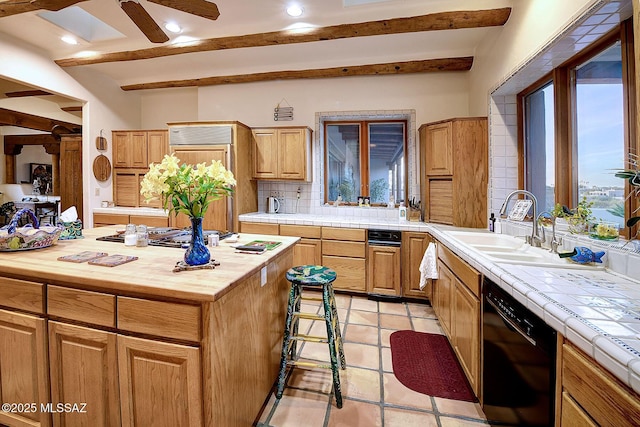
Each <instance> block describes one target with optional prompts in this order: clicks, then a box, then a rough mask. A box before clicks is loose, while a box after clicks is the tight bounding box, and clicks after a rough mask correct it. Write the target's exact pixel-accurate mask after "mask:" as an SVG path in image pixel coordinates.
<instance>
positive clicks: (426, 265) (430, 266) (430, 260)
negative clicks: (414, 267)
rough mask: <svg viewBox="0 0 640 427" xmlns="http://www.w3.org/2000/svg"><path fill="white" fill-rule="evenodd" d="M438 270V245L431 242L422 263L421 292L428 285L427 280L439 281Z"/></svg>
mask: <svg viewBox="0 0 640 427" xmlns="http://www.w3.org/2000/svg"><path fill="white" fill-rule="evenodd" d="M437 278H438V268H437V266H436V245H435V244H434V243H433V242H431V243H429V246H427V250H426V251H424V255H423V256H422V261H421V262H420V290H422V289H423V288H424V287H425V286H426V285H427V279H437Z"/></svg>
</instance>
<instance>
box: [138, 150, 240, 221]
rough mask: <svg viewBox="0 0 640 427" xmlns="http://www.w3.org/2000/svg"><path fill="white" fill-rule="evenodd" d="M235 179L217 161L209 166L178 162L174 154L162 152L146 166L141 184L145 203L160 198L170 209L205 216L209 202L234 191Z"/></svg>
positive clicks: (192, 215) (190, 214)
mask: <svg viewBox="0 0 640 427" xmlns="http://www.w3.org/2000/svg"><path fill="white" fill-rule="evenodd" d="M235 185H236V180H235V178H234V176H233V173H232V172H231V171H230V170H227V169H226V168H225V167H224V165H223V164H222V163H221V162H220V161H219V160H212V161H211V164H210V165H208V166H207V165H206V164H205V163H198V164H197V165H195V166H193V165H187V164H182V165H180V159H178V158H177V157H176V156H175V155H173V154H172V155H170V156H169V155H165V156H164V158H163V159H162V162H161V163H159V164H156V163H152V164H150V165H149V172H147V173H146V175H145V176H144V179H143V180H142V183H141V185H140V194H142V195H143V196H144V198H145V201H146V202H147V203H148V202H150V201H152V200H157V199H158V198H160V199H161V200H162V207H163V208H164V209H168V210H169V212H175V213H179V212H182V213H184V214H186V215H188V216H190V217H192V218H201V217H202V216H204V214H205V212H206V210H207V207H208V206H209V203H211V202H212V201H214V200H218V199H220V198H222V197H224V196H230V195H231V194H233V188H231V187H233V186H235Z"/></svg>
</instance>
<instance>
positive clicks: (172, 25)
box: [164, 22, 182, 34]
mask: <svg viewBox="0 0 640 427" xmlns="http://www.w3.org/2000/svg"><path fill="white" fill-rule="evenodd" d="M164 28H166V29H167V31H171V32H172V33H175V34H179V33H181V32H182V28H181V27H180V25H178V24H176V23H175V22H167V23H166V24H164Z"/></svg>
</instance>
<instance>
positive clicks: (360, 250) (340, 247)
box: [322, 240, 366, 258]
mask: <svg viewBox="0 0 640 427" xmlns="http://www.w3.org/2000/svg"><path fill="white" fill-rule="evenodd" d="M322 255H336V256H348V257H353V258H364V257H365V255H366V243H360V242H339V241H336V240H322Z"/></svg>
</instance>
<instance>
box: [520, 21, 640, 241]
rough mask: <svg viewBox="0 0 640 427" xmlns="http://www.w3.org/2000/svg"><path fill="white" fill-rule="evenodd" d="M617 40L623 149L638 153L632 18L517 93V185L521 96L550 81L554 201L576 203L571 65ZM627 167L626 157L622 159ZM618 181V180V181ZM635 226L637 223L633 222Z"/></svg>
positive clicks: (630, 203)
mask: <svg viewBox="0 0 640 427" xmlns="http://www.w3.org/2000/svg"><path fill="white" fill-rule="evenodd" d="M617 41H620V44H621V53H622V86H623V104H624V105H623V111H624V118H623V120H624V125H623V127H624V137H623V139H624V153H625V155H626V156H628V155H629V154H630V153H636V154H637V153H640V141H638V140H637V138H636V128H635V122H636V120H637V111H636V94H635V87H636V81H635V65H636V64H635V62H634V58H635V57H634V40H633V22H632V20H631V19H629V20H626V21H623V22H621V23H620V25H619V26H618V27H616V28H614V29H613V30H611V31H610V32H609V33H607V34H605V35H603V36H602V37H601V38H600V39H598V40H597V41H595V42H594V43H593V44H591V45H590V46H588V47H587V48H585V49H584V50H583V51H582V52H580V53H578V54H576V55H575V56H573V57H571V58H570V59H569V60H567V61H566V62H564V63H563V64H561V65H560V66H558V67H556V68H554V69H553V70H552V71H551V72H549V73H548V74H546V75H544V76H543V77H542V78H540V79H538V80H537V81H536V82H535V83H533V84H532V85H530V86H528V87H527V88H525V89H524V90H522V91H521V92H520V93H518V94H517V106H516V108H517V123H518V186H519V188H526V187H525V183H526V170H525V153H526V147H525V136H526V132H525V127H526V124H525V111H524V105H525V104H524V103H525V98H526V97H527V96H528V95H530V94H532V93H533V92H535V91H537V90H539V89H540V88H542V87H543V86H545V85H547V84H549V83H553V93H554V128H555V130H554V139H555V141H554V145H555V150H554V152H555V203H560V204H562V205H566V206H576V205H577V203H578V163H577V141H576V138H575V135H574V132H575V129H576V123H575V105H576V104H575V102H576V96H575V85H574V83H573V81H574V79H573V74H574V72H575V68H576V67H577V66H579V65H581V64H583V63H585V62H587V61H588V60H589V59H591V58H593V57H595V56H596V55H598V54H599V53H601V52H603V51H604V50H606V49H608V48H609V47H611V46H612V45H613V44H615V43H616V42H617ZM624 161H625V163H624V167H627V163H626V162H627V158H625V159H624ZM621 184H622V182H621ZM624 188H625V195H626V194H629V191H630V188H629V183H624ZM637 205H638V202H637V201H636V200H635V199H634V198H629V199H627V200H625V206H624V212H625V219H627V218H629V217H630V216H631V213H632V212H633V211H634V210H635V209H637V208H638V206H637ZM636 227H638V226H636ZM636 227H634V230H632V231H631V233H629V228H628V227H625V228H624V229H621V230H620V234H621V235H622V236H624V237H626V238H629V236H630V234H631V235H635V232H636V230H635V228H636Z"/></svg>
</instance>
